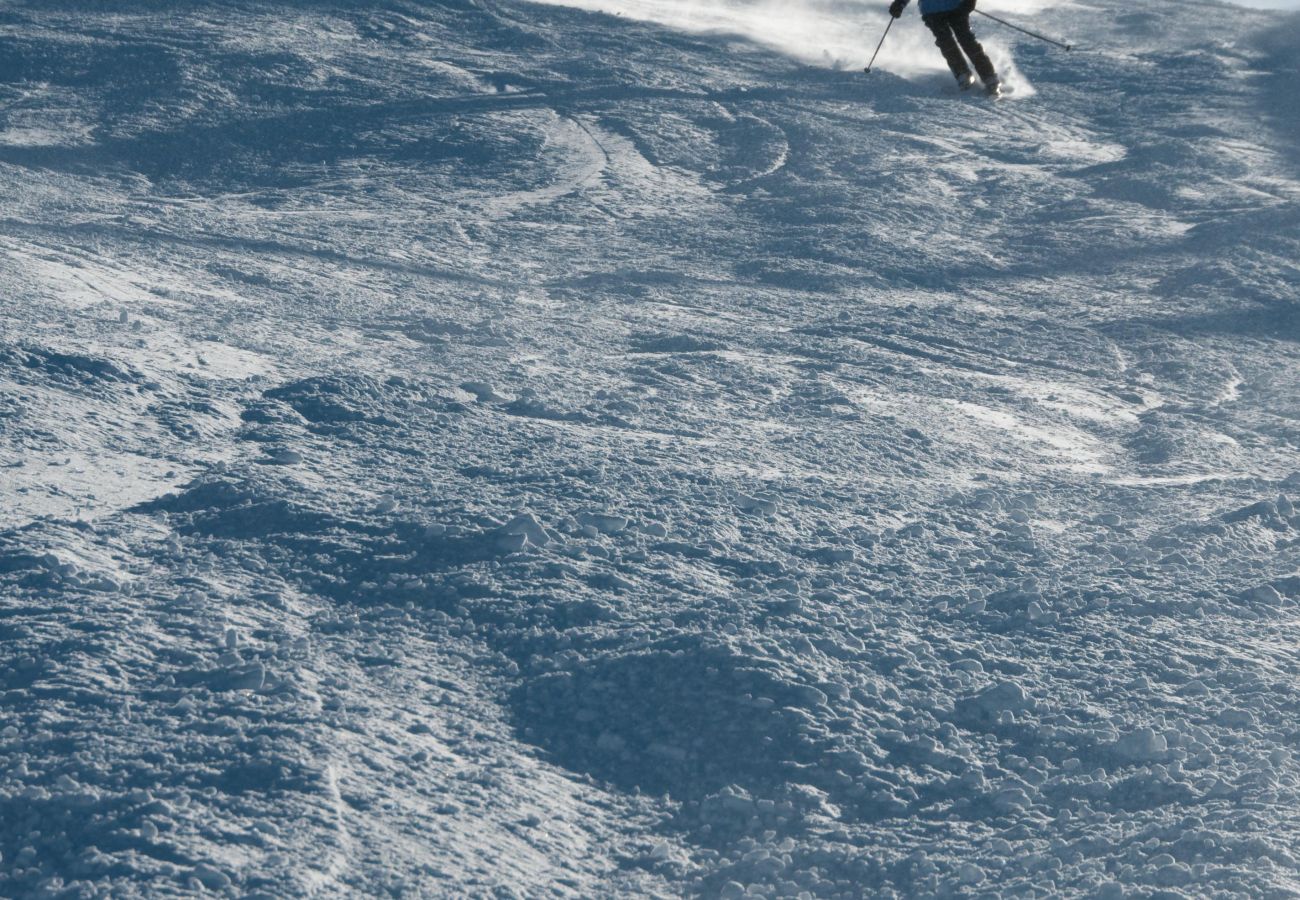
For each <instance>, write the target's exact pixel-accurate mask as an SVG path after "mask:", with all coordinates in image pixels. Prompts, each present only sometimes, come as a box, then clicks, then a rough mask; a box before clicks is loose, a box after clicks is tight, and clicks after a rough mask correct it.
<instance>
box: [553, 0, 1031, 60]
mask: <svg viewBox="0 0 1300 900" xmlns="http://www.w3.org/2000/svg"><path fill="white" fill-rule="evenodd" d="M539 2H543V3H550V4H554V5H559V6H571V7H576V8H579V9H586V10H592V11H598V12H606V13H610V14H613V15H622V16H628V17H630V18H634V19H640V20H643V21H647V22H656V23H658V24H661V25H665V26H667V27H669V28H676V29H680V30H682V31H690V32H696V33H718V34H735V35H739V36H741V37H744V38H748V39H750V40H753V41H755V42H757V43H760V44H763V45H764V46H768V47H772V48H774V49H776V50H779V51H781V52H782V53H784V54H786V55H788V56H791V57H793V58H795V59H798V60H800V61H802V62H806V63H809V64H812V65H826V66H830V67H831V68H859V67H861V66H863V65H865V64H866V62H867V61H868V60H869V59H870V57H871V53H872V51H873V50H874V49H875V47H876V44H877V42H878V41H879V40H880V35H881V34H882V33H883V31H884V28H885V26H886V25H887V24H888V21H889V13H888V11H887V10H888V6H889V4H888V3H886V2H883V0H878V2H873V3H861V2H854V3H846V2H843V0H707V2H698V0H539ZM1053 5H1056V4H1055V3H1054V2H1053V0H1001V2H999V3H998V4H996V10H995V9H994V8H993V7H990V9H989V11H990V12H994V11H996V12H997V13H998V14H1006V15H1020V16H1027V15H1032V14H1034V13H1037V12H1040V11H1042V10H1044V9H1046V8H1048V7H1051V6H1053ZM989 24H992V23H989ZM988 31H989V29H987V28H985V29H983V34H981V37H984V35H986V34H988ZM985 43H986V45H987V46H988V49H989V50H990V52H991V54H992V55H993V57H994V61H995V62H997V63H998V64H999V66H1001V67H1002V68H1003V69H1009V68H1010V59H1009V55H1008V54H1007V53H1006V52H1005V51H1004V50H1003V49H1002V46H1001V42H1000V38H999V36H997V35H993V36H991V39H989V38H985ZM876 65H877V67H878V68H880V69H883V70H886V71H890V72H894V73H896V74H899V75H903V76H906V77H917V76H922V75H927V74H931V73H934V72H937V71H941V70H943V69H944V66H943V60H942V58H941V57H940V56H939V54H938V52H937V51H936V50H935V48H934V44H933V40H932V39H931V37H930V34H929V32H928V31H927V30H926V29H925V27H924V26H923V25H922V24H921V20H920V16H919V15H917V13H916V11H915V10H914V9H909V10H908V13H907V15H905V16H904V18H903V19H902V20H901V21H900V23H899V24H898V25H896V26H895V27H894V28H893V29H892V31H891V33H890V35H889V39H888V40H887V41H886V42H885V45H884V47H883V48H882V50H881V52H880V58H879V59H878V60H877V62H876Z"/></svg>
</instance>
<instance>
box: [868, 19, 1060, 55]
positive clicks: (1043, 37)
mask: <svg viewBox="0 0 1300 900" xmlns="http://www.w3.org/2000/svg"><path fill="white" fill-rule="evenodd" d="M975 12H977V13H979V14H980V15H981V16H983V17H984V18H986V19H992V20H993V21H994V22H997V23H998V24H999V25H1005V26H1007V27H1008V28H1010V29H1012V30H1013V31H1019V32H1020V33H1021V34H1027V35H1029V36H1030V37H1035V38H1038V39H1039V40H1040V41H1047V43H1049V44H1055V45H1056V46H1057V47H1064V48H1065V49H1066V50H1073V49H1074V48H1073V47H1072V46H1070V45H1069V44H1064V43H1062V42H1061V41H1055V40H1052V39H1051V38H1049V37H1047V36H1046V35H1041V34H1039V33H1038V32H1037V31H1030V30H1029V29H1028V28H1021V27H1020V26H1019V25H1012V24H1011V23H1010V22H1008V21H1007V20H1006V19H999V18H998V17H997V16H995V15H992V14H991V13H986V12H985V11H984V10H982V9H977V10H975ZM886 30H888V29H886Z"/></svg>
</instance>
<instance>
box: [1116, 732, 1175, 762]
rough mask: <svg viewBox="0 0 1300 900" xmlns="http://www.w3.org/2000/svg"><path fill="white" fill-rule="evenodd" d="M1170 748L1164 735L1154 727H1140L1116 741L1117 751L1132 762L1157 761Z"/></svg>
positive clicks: (1120, 755)
mask: <svg viewBox="0 0 1300 900" xmlns="http://www.w3.org/2000/svg"><path fill="white" fill-rule="evenodd" d="M1168 750H1169V742H1168V741H1166V740H1165V737H1164V735H1162V734H1160V733H1159V732H1157V731H1156V730H1155V729H1153V728H1145V727H1144V728H1138V729H1136V730H1135V731H1130V732H1129V733H1128V734H1126V735H1124V736H1123V737H1121V738H1120V739H1119V740H1118V741H1116V742H1115V753H1116V755H1118V756H1119V757H1121V758H1123V759H1126V760H1129V761H1130V762H1156V761H1158V760H1160V759H1163V758H1164V756H1165V754H1166V753H1167V752H1168Z"/></svg>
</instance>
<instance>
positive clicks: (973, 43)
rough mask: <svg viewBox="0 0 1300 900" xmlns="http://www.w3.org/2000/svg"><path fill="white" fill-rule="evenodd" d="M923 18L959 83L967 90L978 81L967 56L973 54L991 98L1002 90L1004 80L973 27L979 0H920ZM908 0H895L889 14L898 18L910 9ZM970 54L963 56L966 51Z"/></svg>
mask: <svg viewBox="0 0 1300 900" xmlns="http://www.w3.org/2000/svg"><path fill="white" fill-rule="evenodd" d="M920 2H921V21H922V22H924V23H925V24H926V27H928V28H929V29H930V31H932V32H934V42H935V44H937V45H938V46H939V49H940V50H941V51H943V58H944V59H945V60H947V62H948V68H950V69H952V74H953V75H954V76H956V78H957V84H958V85H959V86H960V87H961V89H962V90H963V91H964V90H966V89H967V88H969V87H971V86H972V85H974V84H975V76H974V75H972V74H971V70H970V66H969V65H967V63H966V57H967V56H969V57H970V61H971V63H973V64H974V65H975V71H976V72H978V73H979V76H980V80H981V81H982V82H984V90H985V91H986V92H987V93H988V95H989V96H990V97H997V96H999V95H1000V94H1001V93H1002V79H1000V78H998V73H997V70H996V69H994V68H993V63H992V62H990V61H989V57H988V54H987V53H985V52H984V48H983V47H981V46H980V42H979V41H977V40H975V33H974V32H973V31H971V28H970V14H971V13H973V12H974V11H975V0H920ZM907 4H908V0H894V2H893V3H891V4H890V5H889V14H890V15H891V16H893V17H894V18H895V19H897V18H898V17H899V16H901V15H902V14H903V10H905V9H907ZM963 50H964V51H966V55H965V56H963V55H962V51H963Z"/></svg>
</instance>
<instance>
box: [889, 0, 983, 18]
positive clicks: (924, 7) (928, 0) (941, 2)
mask: <svg viewBox="0 0 1300 900" xmlns="http://www.w3.org/2000/svg"><path fill="white" fill-rule="evenodd" d="M965 4H969V5H970V6H971V7H972V8H974V6H975V4H974V3H970V2H969V0H921V15H923V16H933V15H935V14H936V13H946V12H952V11H953V10H955V9H957V8H958V7H959V6H962V5H965ZM903 5H904V6H906V5H907V4H906V3H904V4H903Z"/></svg>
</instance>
